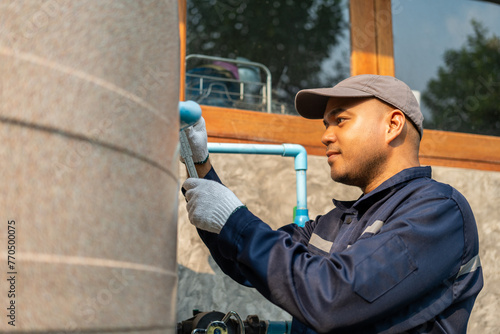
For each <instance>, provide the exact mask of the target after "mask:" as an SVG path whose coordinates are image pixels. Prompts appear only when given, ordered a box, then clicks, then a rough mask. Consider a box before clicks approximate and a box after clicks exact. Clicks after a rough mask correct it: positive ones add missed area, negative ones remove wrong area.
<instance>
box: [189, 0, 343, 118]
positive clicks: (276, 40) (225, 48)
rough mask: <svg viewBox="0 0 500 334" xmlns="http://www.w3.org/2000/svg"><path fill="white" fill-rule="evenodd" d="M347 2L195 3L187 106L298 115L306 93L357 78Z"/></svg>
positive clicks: (254, 0) (206, 0)
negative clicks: (297, 100)
mask: <svg viewBox="0 0 500 334" xmlns="http://www.w3.org/2000/svg"><path fill="white" fill-rule="evenodd" d="M347 17H348V5H347V2H346V1H344V0H279V1H278V0H276V1H272V0H265V1H264V0H188V1H187V54H188V56H187V60H186V99H192V100H195V101H198V102H199V103H201V104H206V105H217V106H222V107H230V108H237V109H247V110H255V111H262V112H274V113H283V114H296V111H295V108H294V106H293V100H294V97H295V94H296V92H297V91H299V90H300V89H303V88H310V87H317V86H331V85H333V84H334V83H335V82H338V81H340V80H342V79H344V78H346V77H348V76H349V63H350V61H349V40H348V38H349V36H348V35H349V34H348V22H347Z"/></svg>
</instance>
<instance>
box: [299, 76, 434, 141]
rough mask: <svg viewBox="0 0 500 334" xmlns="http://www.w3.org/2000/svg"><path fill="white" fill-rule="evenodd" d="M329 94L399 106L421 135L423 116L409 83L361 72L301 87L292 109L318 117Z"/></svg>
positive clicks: (309, 116) (303, 115)
mask: <svg viewBox="0 0 500 334" xmlns="http://www.w3.org/2000/svg"><path fill="white" fill-rule="evenodd" d="M331 97H338V98H345V97H359V98H363V97H376V98H378V99H380V100H382V101H384V102H386V103H388V104H390V105H392V106H393V107H395V108H397V109H399V110H401V111H402V112H403V113H404V114H405V115H406V117H408V118H409V119H410V121H411V122H412V123H413V125H414V126H415V127H416V129H417V130H418V132H419V134H420V138H422V134H423V131H424V127H423V124H422V123H423V121H424V116H423V115H422V112H421V111H420V106H419V105H418V102H417V99H416V98H415V95H413V92H412V91H411V89H410V87H408V85H406V84H405V83H404V82H403V81H401V80H398V79H396V78H394V77H391V76H385V75H374V74H362V75H356V76H353V77H350V78H347V79H345V80H343V81H341V82H339V83H338V84H337V85H335V86H333V87H331V88H313V89H303V90H301V91H299V92H298V93H297V95H296V96H295V109H297V112H298V113H299V114H300V115H301V116H302V117H305V118H309V119H320V118H323V114H324V113H325V109H326V104H327V103H328V100H329V99H330V98H331Z"/></svg>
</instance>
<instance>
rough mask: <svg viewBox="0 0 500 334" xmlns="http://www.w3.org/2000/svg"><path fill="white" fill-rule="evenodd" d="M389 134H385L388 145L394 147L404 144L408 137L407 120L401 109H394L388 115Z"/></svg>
mask: <svg viewBox="0 0 500 334" xmlns="http://www.w3.org/2000/svg"><path fill="white" fill-rule="evenodd" d="M386 120H387V123H386V124H387V132H386V134H385V138H386V143H387V144H388V145H392V146H399V145H400V144H401V143H403V142H404V139H405V138H404V137H405V136H406V131H405V126H406V118H405V115H404V114H403V112H402V111H401V110H399V109H393V110H391V111H390V112H388V113H387V118H386Z"/></svg>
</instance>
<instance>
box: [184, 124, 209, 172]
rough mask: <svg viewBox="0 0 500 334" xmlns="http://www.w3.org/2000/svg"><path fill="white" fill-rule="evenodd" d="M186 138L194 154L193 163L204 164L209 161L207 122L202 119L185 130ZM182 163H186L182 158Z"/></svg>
mask: <svg viewBox="0 0 500 334" xmlns="http://www.w3.org/2000/svg"><path fill="white" fill-rule="evenodd" d="M184 132H185V133H186V137H187V139H188V141H189V146H190V147H191V152H193V162H194V163H195V164H199V163H203V162H205V161H207V159H208V147H207V129H206V127H205V120H204V119H203V117H201V118H200V119H199V120H198V122H196V123H194V124H193V125H191V126H190V127H188V128H186V129H185V130H184ZM180 158H181V162H182V163H184V159H183V158H182V157H180Z"/></svg>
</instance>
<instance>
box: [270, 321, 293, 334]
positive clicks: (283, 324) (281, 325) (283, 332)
mask: <svg viewBox="0 0 500 334" xmlns="http://www.w3.org/2000/svg"><path fill="white" fill-rule="evenodd" d="M291 329H292V322H291V321H268V322H267V332H266V333H267V334H290V332H291Z"/></svg>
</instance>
